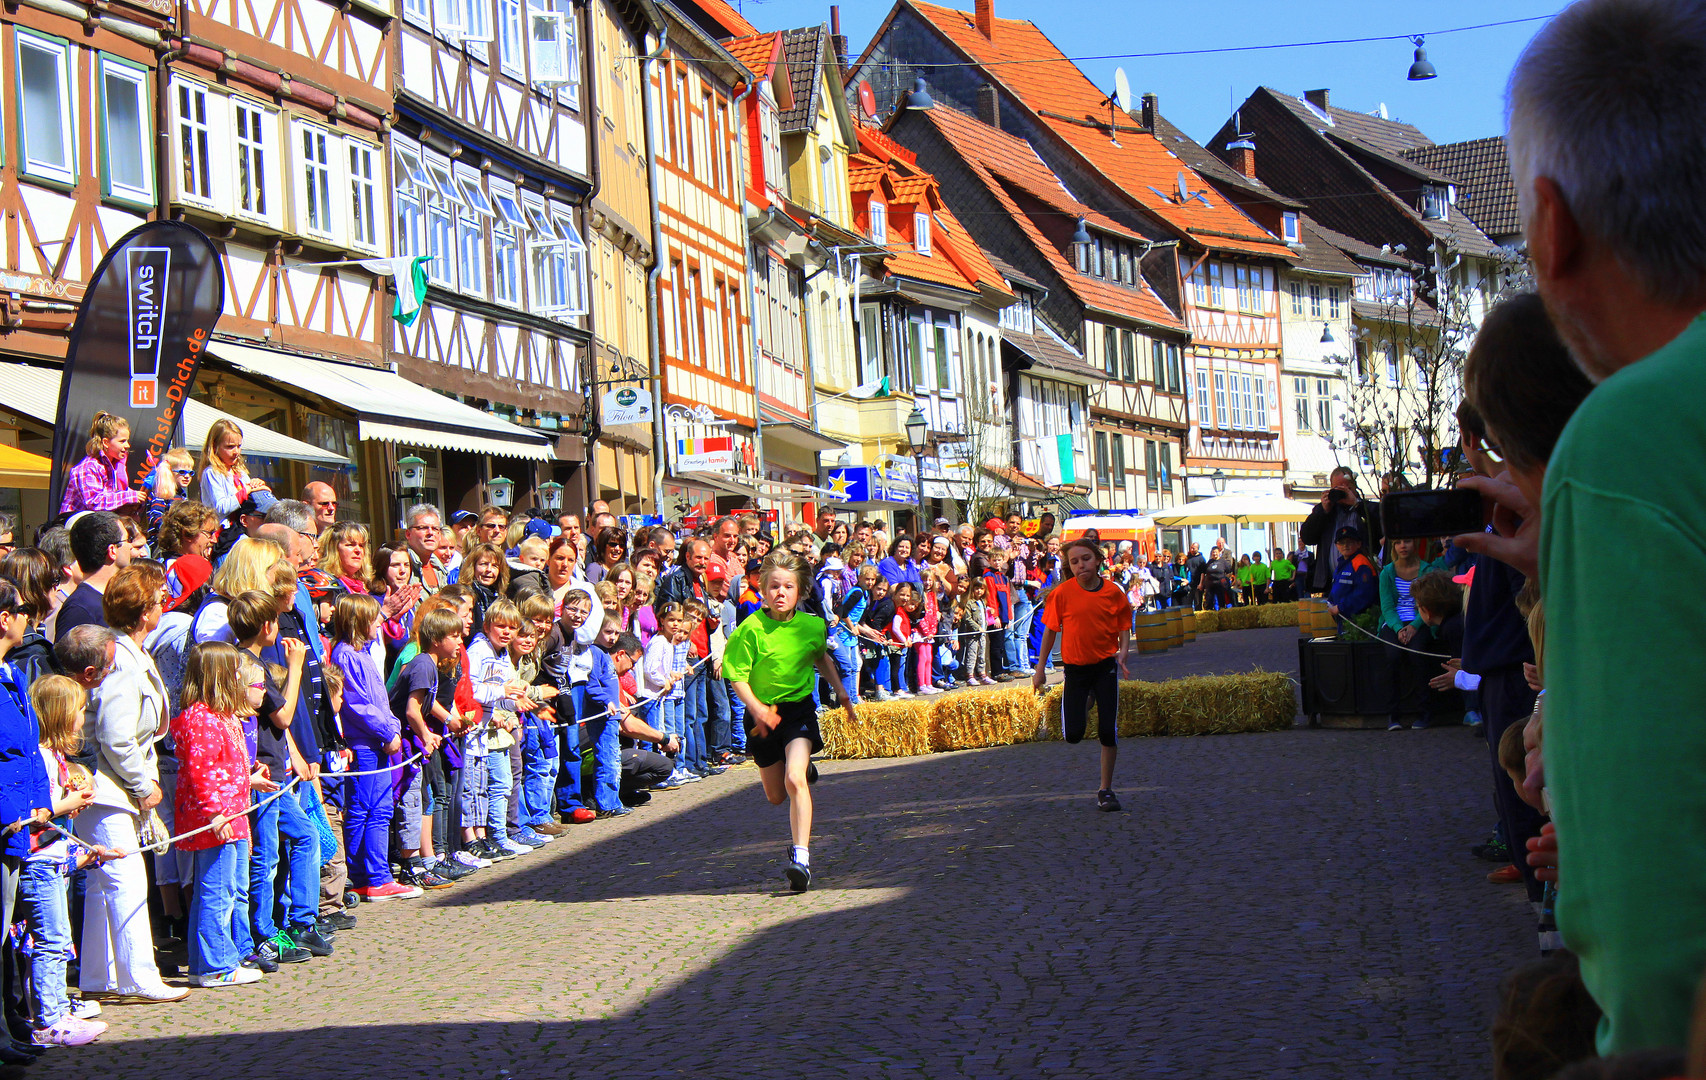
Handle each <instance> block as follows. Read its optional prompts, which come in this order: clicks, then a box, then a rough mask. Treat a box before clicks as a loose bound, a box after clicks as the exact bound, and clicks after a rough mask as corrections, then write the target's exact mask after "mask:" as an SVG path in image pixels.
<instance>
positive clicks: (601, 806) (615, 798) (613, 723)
mask: <svg viewBox="0 0 1706 1080" xmlns="http://www.w3.org/2000/svg"><path fill="white" fill-rule="evenodd" d="M619 725H620V721H619V720H617V718H616V717H614V716H606V717H601V718H600V719H597V720H594V721H592V722H591V723H589V724H587V726H586V728H587V734H588V735H591V736H592V756H593V777H594V780H593V789H592V801H593V806H592V809H594V810H615V809H617V808H618V807H620V806H621V805H622V740H621V736H620V734H619V732H618V727H619Z"/></svg>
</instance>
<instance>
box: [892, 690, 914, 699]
mask: <svg viewBox="0 0 1706 1080" xmlns="http://www.w3.org/2000/svg"><path fill="white" fill-rule="evenodd" d="M894 696H895V697H897V698H910V697H911V696H912V691H910V690H896V691H895V692H894Z"/></svg>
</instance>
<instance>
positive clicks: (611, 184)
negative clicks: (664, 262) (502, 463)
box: [585, 0, 663, 514]
mask: <svg viewBox="0 0 1706 1080" xmlns="http://www.w3.org/2000/svg"><path fill="white" fill-rule="evenodd" d="M586 10H587V19H588V21H589V23H590V33H589V35H588V42H589V45H588V55H589V58H590V63H591V68H590V71H589V72H588V82H587V85H588V87H589V92H590V94H591V100H590V102H589V103H588V104H587V114H588V117H589V123H590V124H591V128H592V133H593V136H592V150H591V153H592V159H591V170H592V177H593V190H592V196H591V198H590V200H589V201H588V203H587V214H586V223H587V228H586V236H585V239H586V245H587V261H588V275H587V277H588V282H589V286H590V289H591V292H592V296H591V303H592V323H591V330H592V362H591V364H590V365H589V372H588V373H589V375H590V376H591V381H590V384H589V387H588V390H589V393H590V394H591V396H592V398H593V399H594V401H595V403H597V404H598V409H599V411H597V412H595V413H594V418H595V419H594V427H593V435H594V437H593V440H592V448H591V451H590V453H591V457H590V461H589V464H590V466H591V472H592V481H591V482H590V484H589V491H590V492H591V494H592V495H593V496H594V497H596V498H601V499H604V500H605V501H606V502H608V503H610V505H611V507H612V508H613V509H614V510H615V511H616V512H617V513H619V514H638V513H642V512H644V511H645V509H646V508H648V507H650V506H651V505H652V494H653V475H654V471H655V470H654V462H653V459H652V424H651V422H649V421H644V422H638V423H620V422H616V417H615V416H609V415H606V414H605V413H604V412H603V411H602V409H603V406H602V402H603V399H604V397H605V395H610V394H614V395H616V403H617V404H618V405H620V401H621V399H625V398H626V397H627V394H624V391H627V392H629V393H631V394H632V395H633V399H634V400H636V401H637V400H641V399H642V398H643V397H649V396H650V375H651V373H650V357H651V351H650V348H649V344H648V342H649V331H648V328H647V319H648V307H647V294H646V274H647V272H648V271H649V270H650V269H651V267H652V262H653V254H654V252H653V249H652V210H651V181H650V173H651V170H650V168H649V167H648V165H647V156H646V92H645V86H646V81H645V71H644V69H643V67H642V64H641V62H640V60H639V58H640V57H642V56H644V55H645V54H646V53H648V52H650V51H651V44H652V41H653V40H654V37H653V36H654V35H657V34H660V33H661V32H662V30H663V16H662V14H661V13H660V12H659V11H658V9H657V6H656V5H655V4H653V3H651V0H590V2H589V3H588V4H587V5H586Z"/></svg>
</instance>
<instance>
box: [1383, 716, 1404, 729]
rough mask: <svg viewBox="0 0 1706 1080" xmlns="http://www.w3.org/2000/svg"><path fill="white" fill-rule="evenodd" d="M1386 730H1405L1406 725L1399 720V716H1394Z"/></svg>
mask: <svg viewBox="0 0 1706 1080" xmlns="http://www.w3.org/2000/svg"><path fill="white" fill-rule="evenodd" d="M1386 730H1387V731H1403V730H1404V725H1403V724H1401V723H1399V722H1398V718H1397V717H1393V718H1392V720H1391V722H1390V723H1388V724H1387V725H1386Z"/></svg>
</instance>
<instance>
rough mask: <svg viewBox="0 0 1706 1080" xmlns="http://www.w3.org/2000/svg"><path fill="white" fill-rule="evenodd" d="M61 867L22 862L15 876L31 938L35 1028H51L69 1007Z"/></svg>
mask: <svg viewBox="0 0 1706 1080" xmlns="http://www.w3.org/2000/svg"><path fill="white" fill-rule="evenodd" d="M69 885H70V879H69V878H67V877H66V876H65V867H64V864H63V863H61V862H58V861H57V860H52V859H28V860H25V862H24V865H23V869H22V871H21V873H20V874H19V877H18V897H19V899H21V900H23V902H24V917H25V918H27V919H28V920H29V926H30V936H31V937H32V938H34V939H35V945H34V948H33V949H31V951H30V981H31V982H32V983H34V984H35V988H36V1009H37V1014H36V1021H35V1022H36V1026H37V1027H51V1026H52V1025H53V1024H55V1023H56V1022H58V1020H59V1018H60V1017H62V1016H64V1015H65V1014H66V1012H68V1011H69V1010H70V1008H71V1001H70V998H69V997H68V996H67V995H66V993H65V965H66V964H67V963H69V962H70V960H71V954H72V941H71V900H70V892H69V891H68V886H69Z"/></svg>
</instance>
